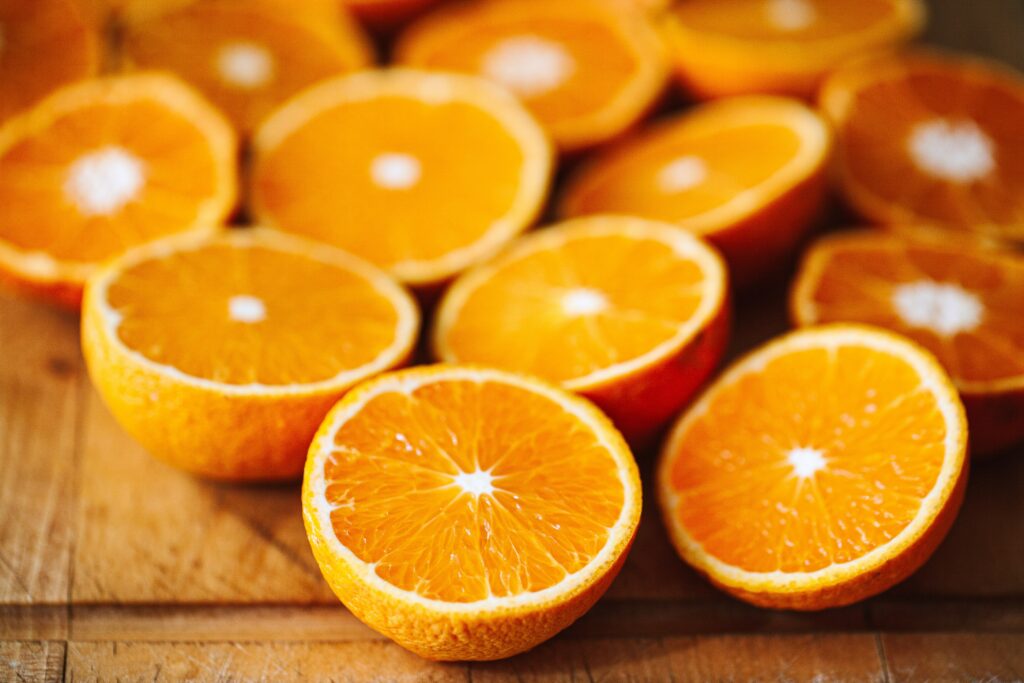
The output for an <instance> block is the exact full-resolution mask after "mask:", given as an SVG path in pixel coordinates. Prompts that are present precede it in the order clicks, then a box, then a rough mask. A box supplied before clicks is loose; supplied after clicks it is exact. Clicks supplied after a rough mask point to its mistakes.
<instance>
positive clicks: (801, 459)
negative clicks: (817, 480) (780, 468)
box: [786, 446, 825, 479]
mask: <svg viewBox="0 0 1024 683" xmlns="http://www.w3.org/2000/svg"><path fill="white" fill-rule="evenodd" d="M786 459H787V460H789V464H790V465H792V466H793V474H795V475H796V476H798V477H800V478H801V479H806V478H808V477H811V476H814V473H815V472H817V471H818V470H821V469H822V468H824V467H825V457H824V454H823V453H822V452H821V451H819V450H818V449H817V448H806V447H803V446H801V447H799V448H793V449H790V451H789V452H788V453H786Z"/></svg>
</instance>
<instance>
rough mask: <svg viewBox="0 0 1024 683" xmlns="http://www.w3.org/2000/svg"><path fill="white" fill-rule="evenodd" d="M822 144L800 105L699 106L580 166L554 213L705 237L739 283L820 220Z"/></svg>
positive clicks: (738, 101)
mask: <svg viewBox="0 0 1024 683" xmlns="http://www.w3.org/2000/svg"><path fill="white" fill-rule="evenodd" d="M829 146H830V137H829V132H828V129H827V127H826V126H825V123H824V122H823V121H822V120H821V118H820V117H819V116H818V115H817V114H815V113H814V112H813V111H811V110H810V109H808V108H807V107H805V106H804V105H802V104H800V103H798V102H795V101H792V100H787V99H782V98H773V97H746V98H735V99H731V100H723V101H721V102H715V103H711V104H706V105H703V106H701V107H698V108H697V109H694V110H692V111H691V112H688V113H686V114H683V115H682V116H679V117H676V118H674V119H671V120H668V121H666V122H664V123H659V124H657V125H655V126H653V127H651V128H649V129H647V130H645V131H642V132H640V133H639V134H638V135H636V136H635V137H633V138H632V139H629V140H626V141H624V142H623V143H622V144H620V145H618V146H616V147H614V148H613V149H611V150H609V151H608V152H606V153H605V154H603V155H601V156H599V157H597V159H596V160H595V161H593V162H592V163H590V164H589V165H587V166H584V167H583V168H582V169H581V171H580V172H579V173H577V174H576V176H575V177H573V178H572V179H571V180H570V182H569V185H568V187H567V188H566V190H565V193H564V195H563V197H562V202H561V212H562V214H563V215H567V216H580V215H586V214H594V213H621V214H630V215H636V216H643V217H645V218H651V219H654V220H660V221H666V222H670V223H675V224H677V225H679V226H681V227H683V228H686V229H687V230H690V231H692V232H695V233H697V234H700V235H703V236H705V237H707V238H708V239H709V240H710V241H711V242H712V243H713V244H715V246H717V247H718V248H720V249H721V250H722V252H723V253H724V255H725V257H726V260H727V261H729V265H730V266H731V268H732V270H733V273H734V275H735V277H736V279H737V280H738V281H739V282H740V283H747V282H749V281H751V280H753V279H756V278H757V277H759V276H761V275H762V274H764V273H765V272H766V271H768V270H771V269H773V268H775V267H777V266H778V265H779V263H780V262H781V261H782V260H784V259H785V257H786V256H787V255H788V253H789V252H790V251H791V250H792V249H793V247H794V246H795V244H796V242H797V241H798V240H799V238H800V237H801V236H802V235H803V233H804V232H805V230H806V229H807V228H808V227H809V225H810V222H811V220H812V219H813V218H814V217H815V216H816V215H817V214H818V211H819V209H820V206H821V204H822V202H823V200H824V196H825V189H826V187H825V177H824V176H825V174H824V168H825V164H826V160H827V158H828V153H829Z"/></svg>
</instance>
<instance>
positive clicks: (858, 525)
mask: <svg viewBox="0 0 1024 683" xmlns="http://www.w3.org/2000/svg"><path fill="white" fill-rule="evenodd" d="M965 11H966V8H965ZM924 14H925V11H924V6H923V5H922V2H921V0H827V1H826V0H730V1H729V2H724V1H722V0H681V1H680V2H677V3H675V4H671V5H670V4H669V3H657V2H640V1H639V0H558V1H557V2H552V1H550V0H477V1H475V2H433V3H432V2H427V1H426V0H306V1H305V2H301V3H294V2H287V1H286V0H191V1H190V0H91V1H90V0H0V29H2V30H0V36H2V40H0V118H2V120H3V123H2V128H0V273H2V277H3V280H4V281H5V282H6V283H8V284H9V285H10V286H11V287H13V288H14V289H16V290H18V291H21V292H23V293H25V294H27V295H30V296H35V297H38V298H39V299H42V300H48V301H49V302H51V303H54V304H57V305H60V306H65V307H68V308H71V309H75V310H78V309H80V310H81V321H82V345H83V349H84V353H85V357H86V361H87V364H88V368H89V372H90V375H91V377H92V380H93V382H94V384H95V386H96V388H97V389H98V390H99V392H100V394H101V395H102V396H103V398H104V399H105V401H106V403H107V404H108V406H109V407H110V410H111V411H112V412H113V414H114V415H115V416H116V418H117V420H118V421H119V422H120V423H121V424H122V425H123V427H124V429H125V430H126V431H127V432H128V433H129V434H131V435H132V436H133V437H134V438H135V439H137V440H138V441H139V442H140V443H141V444H142V445H144V446H145V447H146V449H148V450H149V451H150V452H151V453H153V455H155V456H157V457H159V458H161V459H163V460H165V461H167V462H169V463H172V464H173V465H176V466H178V467H181V468H184V469H186V470H189V471H192V472H194V473H196V474H197V475H200V476H204V477H210V478H214V479H220V480H230V481H258V480H288V479H295V478H298V477H299V476H300V475H301V474H302V472H303V468H305V469H304V472H305V476H304V485H303V491H302V501H303V511H304V516H305V523H306V529H307V532H308V534H309V539H310V543H311V546H312V548H313V551H314V554H315V555H316V558H317V561H318V563H319V565H320V567H321V569H322V571H323V574H324V576H325V578H326V579H327V581H328V582H329V583H330V584H331V586H332V588H333V589H334V591H335V592H336V593H337V595H338V596H339V597H340V598H341V600H342V601H343V602H344V603H345V605H347V606H348V608H349V609H350V610H352V612H354V613H355V614H356V615H357V616H358V617H359V618H360V619H362V620H364V621H365V622H366V623H367V624H369V625H370V626H372V627H373V628H375V629H377V630H378V631H380V632H382V633H384V634H386V635H387V636H389V637H390V638H392V639H394V640H395V641H397V642H398V643H400V644H401V645H403V646H405V647H407V648H409V649H410V650H413V651H414V652H417V653H419V654H421V655H423V656H425V657H430V658H434V659H494V658H499V657H505V656H509V655H512V654H515V653H517V652H521V651H524V650H526V649H529V648H530V647H533V646H534V645H536V644H537V643H539V642H541V641H543V640H545V639H547V638H549V637H551V636H552V635H554V634H555V633H557V632H558V631H559V630H561V629H563V628H565V627H566V626H567V625H568V624H570V623H571V622H572V621H573V620H575V619H576V618H577V617H579V616H580V615H581V614H583V613H584V612H585V611H586V610H587V609H589V608H590V607H591V606H592V605H593V604H594V602H595V601H596V600H597V599H598V598H599V597H600V596H601V594H602V593H603V592H604V591H605V590H606V589H607V587H608V585H609V584H610V583H611V581H612V580H613V579H614V577H615V575H616V573H617V572H618V570H619V568H620V567H621V565H622V563H623V561H624V560H625V557H626V554H627V553H628V550H629V547H630V544H631V542H632V540H633V537H634V534H635V532H636V529H637V524H638V521H639V516H640V510H641V485H640V477H639V474H638V468H637V465H636V463H635V461H634V457H633V455H632V452H631V446H632V448H633V449H637V450H638V452H643V451H645V450H646V449H647V448H650V447H652V446H653V445H655V444H656V443H657V442H658V441H659V440H660V439H661V436H662V435H666V436H665V438H664V439H663V440H662V442H661V446H660V456H659V459H658V461H657V464H656V466H655V467H654V468H653V477H654V480H653V482H652V484H653V485H652V486H651V487H650V490H652V491H655V492H656V496H657V502H658V504H659V506H660V508H661V513H662V516H663V519H664V522H665V527H666V528H667V530H668V533H669V536H670V537H671V540H672V542H673V544H674V545H675V547H676V549H677V550H678V552H679V554H680V555H681V557H682V558H683V559H684V560H685V561H686V562H687V563H689V564H690V565H692V566H693V567H694V568H695V569H697V570H698V571H699V572H701V573H702V574H704V575H706V576H707V577H708V579H709V580H710V581H712V582H713V583H715V584H716V585H718V586H719V587H721V588H722V589H723V590H725V591H727V592H729V593H731V594H733V595H735V596H738V597H739V598H741V599H743V600H747V601H749V602H752V603H754V604H757V605H762V606H765V607H770V608H783V609H806V610H815V609H822V608H827V607H832V606H837V605H844V604H849V603H851V602H854V601H857V600H861V599H863V598H865V597H868V596H871V595H874V594H876V593H878V592H880V591H882V590H885V589H887V588H889V587H890V586H892V585H893V584H895V583H896V582H898V581H901V580H902V579H904V578H905V577H907V576H908V575H909V574H910V573H911V572H913V571H914V570H916V569H917V568H918V567H919V566H920V565H921V564H922V563H923V562H924V561H925V560H926V559H927V557H928V556H929V555H930V554H931V553H932V551H933V550H934V549H935V548H936V546H937V545H938V544H939V543H940V541H941V540H942V538H943V537H944V535H945V534H946V532H947V530H948V529H949V527H950V525H951V524H952V522H953V519H954V517H955V516H956V513H957V510H958V508H959V506H960V503H961V500H962V498H963V495H964V489H965V486H966V477H967V464H968V459H967V450H968V443H970V446H971V451H972V454H973V457H983V456H985V455H987V454H990V453H994V452H997V451H1001V450H1005V449H1006V448H1008V447H1011V446H1012V445H1014V444H1015V443H1018V442H1020V441H1022V440H1024V326H1022V325H1021V317H1022V313H1024V260H1022V259H1021V257H1020V256H1018V255H1016V254H1015V252H1014V250H1013V249H1014V245H1015V244H1020V243H1021V242H1024V136H1022V129H1021V126H1022V122H1024V78H1022V76H1021V75H1020V74H1018V73H1015V72H1014V71H1012V70H1011V69H1009V68H1007V67H1004V66H1001V65H998V64H994V63H990V62H986V61H983V60H980V59H976V58H973V57H967V56H963V55H953V54H943V53H938V52H934V51H931V50H926V49H923V48H906V47H904V44H905V43H906V42H907V41H909V40H910V39H912V38H913V37H914V36H915V35H916V34H917V33H918V32H919V31H920V29H921V28H922V26H923V24H924V22H925V16H924ZM370 36H372V37H370ZM376 53H379V54H376ZM384 53H386V54H387V55H388V59H386V60H383V59H378V57H379V56H380V55H383V54H384ZM384 61H386V62H387V66H386V67H385V66H380V63H381V62H384ZM670 83H671V85H670ZM684 102H685V104H684ZM652 118H653V119H654V120H651V119H652ZM833 192H836V193H837V195H838V196H839V197H841V198H842V200H844V203H845V206H846V208H847V209H848V210H850V211H851V212H852V213H853V214H856V215H857V216H859V217H860V220H863V221H864V222H866V223H870V224H872V225H875V226H877V227H873V228H870V229H859V230H844V231H832V233H831V234H829V235H828V236H825V237H822V238H820V239H818V240H817V241H815V242H813V243H812V244H810V246H809V247H808V248H807V249H806V251H804V252H803V256H802V258H801V260H800V265H799V267H798V269H797V271H796V275H795V276H794V278H793V284H792V288H791V291H790V300H789V309H790V312H791V316H792V322H793V324H794V325H795V326H796V327H797V328H799V329H797V330H796V331H794V332H791V333H788V334H785V335H783V336H781V337H779V338H776V339H774V340H771V341H769V342H768V343H766V344H765V345H763V346H761V347H760V348H757V349H756V350H754V351H752V352H751V353H750V354H749V355H747V356H745V357H744V358H742V359H740V360H739V361H737V362H736V363H735V364H733V365H732V366H731V367H729V368H728V369H726V370H724V372H722V373H721V374H718V375H717V378H716V379H714V380H711V381H709V380H710V378H711V377H712V376H713V375H715V374H716V371H717V370H718V368H719V365H720V362H721V360H722V357H723V353H724V349H725V347H726V345H727V341H728V338H729V336H730V330H731V329H732V328H734V327H735V326H736V324H737V322H738V325H740V326H742V325H743V324H744V320H743V318H740V319H739V320H738V321H736V322H734V321H733V320H732V317H731V314H730V302H731V301H732V299H733V296H734V292H740V293H741V294H742V296H744V297H753V300H754V301H757V300H758V299H757V296H758V295H757V293H756V291H755V292H754V293H753V294H751V291H752V290H756V289H757V288H758V287H761V288H764V283H766V282H770V281H771V280H772V279H773V278H775V279H776V280H777V278H779V277H780V276H785V275H786V273H787V271H788V270H789V269H790V266H791V264H792V263H793V259H794V257H795V256H796V253H797V252H798V251H799V250H800V247H801V246H802V245H803V244H804V242H805V241H806V239H805V238H807V236H808V234H809V232H811V230H812V229H813V228H814V227H815V226H816V225H818V224H819V223H820V222H821V220H820V219H821V216H822V214H823V208H824V207H826V205H827V204H828V203H829V199H830V197H831V196H832V193H833ZM542 217H544V218H542ZM230 222H234V223H246V224H249V223H252V224H253V226H259V227H253V226H250V225H246V226H244V227H242V226H238V225H234V226H231V227H228V224H229V223H230ZM537 222H548V223H549V224H548V225H545V226H543V227H541V228H539V229H536V230H532V231H529V232H528V231H527V230H528V228H530V227H531V226H532V225H534V224H535V223H537ZM849 222H853V221H849ZM767 291H768V292H770V291H771V288H770V287H769V288H767ZM761 296H765V295H764V294H762V295H761ZM421 339H422V340H423V343H422V344H419V343H418V342H419V340H421ZM434 361H439V363H437V364H419V363H433V362H434ZM410 363H412V364H413V365H414V366H415V367H410V368H407V369H401V370H398V369H396V368H399V366H402V365H407V364H410ZM155 495H158V494H155Z"/></svg>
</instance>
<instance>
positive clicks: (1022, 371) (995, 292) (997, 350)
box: [811, 238, 1024, 382]
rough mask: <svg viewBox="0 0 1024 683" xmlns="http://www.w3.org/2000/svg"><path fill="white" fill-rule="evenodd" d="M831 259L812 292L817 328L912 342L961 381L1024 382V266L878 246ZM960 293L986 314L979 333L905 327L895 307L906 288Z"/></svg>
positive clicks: (953, 252)
mask: <svg viewBox="0 0 1024 683" xmlns="http://www.w3.org/2000/svg"><path fill="white" fill-rule="evenodd" d="M873 242H874V243H873V244H872V243H870V242H862V243H860V244H857V245H856V246H851V247H849V248H843V247H839V248H837V249H834V250H831V251H830V252H829V258H828V262H827V264H826V266H825V268H824V270H823V271H822V273H821V277H820V279H819V280H818V281H817V282H816V283H815V287H814V288H813V290H812V291H811V299H812V301H813V302H814V304H815V306H816V316H815V317H816V322H834V321H854V322H864V323H868V324H872V325H878V326H880V327H885V328H888V329H891V330H895V331H897V332H899V333H901V334H904V335H906V336H908V337H910V338H912V339H914V340H915V341H917V342H918V343H920V344H921V345H922V346H924V347H925V348H927V349H928V350H929V351H931V352H932V353H934V354H935V355H936V356H937V357H938V358H939V360H940V362H941V363H942V365H943V366H944V367H945V368H946V369H947V370H948V371H949V372H950V374H951V375H953V377H954V379H956V380H958V381H968V382H986V381H992V380H999V379H1006V378H1012V377H1020V376H1022V375H1024V324H1022V321H1021V315H1020V313H1021V302H1024V264H1016V263H1014V264H1011V263H1010V262H1009V261H1007V260H1006V259H1000V258H998V257H991V256H985V255H983V254H973V255H972V254H971V253H969V252H965V250H964V249H951V248H943V247H938V246H934V247H933V246H925V245H910V244H901V243H899V242H895V241H891V240H886V239H884V238H883V239H877V240H874V241H873ZM922 281H923V282H933V283H939V284H950V285H955V286H957V287H959V288H961V289H962V290H964V291H965V292H968V293H969V294H971V295H973V296H975V297H977V299H978V301H979V302H980V303H981V304H982V306H983V310H984V312H983V314H982V317H981V320H980V323H979V325H978V326H977V327H976V328H974V329H972V330H964V331H961V332H958V333H956V334H953V335H942V334H939V333H938V332H936V331H934V330H931V329H928V328H926V327H920V326H913V325H910V324H908V323H907V322H905V321H904V320H903V319H902V318H901V317H900V316H899V315H898V313H897V311H896V309H895V307H894V306H893V303H892V302H893V294H894V293H895V291H896V288H897V287H898V286H899V285H901V284H907V283H915V282H922Z"/></svg>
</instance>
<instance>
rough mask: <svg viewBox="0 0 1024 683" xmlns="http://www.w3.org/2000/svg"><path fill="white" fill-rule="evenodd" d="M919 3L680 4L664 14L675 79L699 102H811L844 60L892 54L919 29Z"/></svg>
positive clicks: (703, 0) (726, 0) (922, 10)
mask: <svg viewBox="0 0 1024 683" xmlns="http://www.w3.org/2000/svg"><path fill="white" fill-rule="evenodd" d="M925 14H926V7H925V4H924V3H923V2H922V1H921V0H686V2H677V3H675V4H674V5H673V6H672V7H671V8H670V9H669V10H668V13H667V14H666V15H665V22H664V29H665V36H666V39H667V43H668V45H669V47H670V52H671V57H672V61H673V64H674V65H675V67H676V71H677V73H678V75H679V79H680V81H681V82H682V84H683V86H684V87H685V88H686V89H687V90H688V91H689V92H691V93H692V94H694V95H696V96H698V97H701V98H712V97H722V96H728V95H742V94H751V93H774V94H778V95H792V96H796V97H803V98H810V97H812V96H813V95H814V94H815V92H816V91H817V89H818V85H819V84H820V83H821V80H822V79H823V78H824V77H825V76H826V75H827V74H828V73H829V72H830V71H831V70H832V69H834V68H835V67H836V66H838V65H839V64H840V63H842V62H843V61H845V60H848V59H849V58H851V57H855V56H858V55H861V54H866V53H870V52H877V51H879V50H884V49H891V48H892V47H894V46H897V45H899V44H901V43H904V42H906V41H907V40H909V39H910V38H912V37H913V36H914V35H915V34H917V33H918V32H919V31H920V30H921V28H922V27H923V26H924V21H925Z"/></svg>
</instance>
